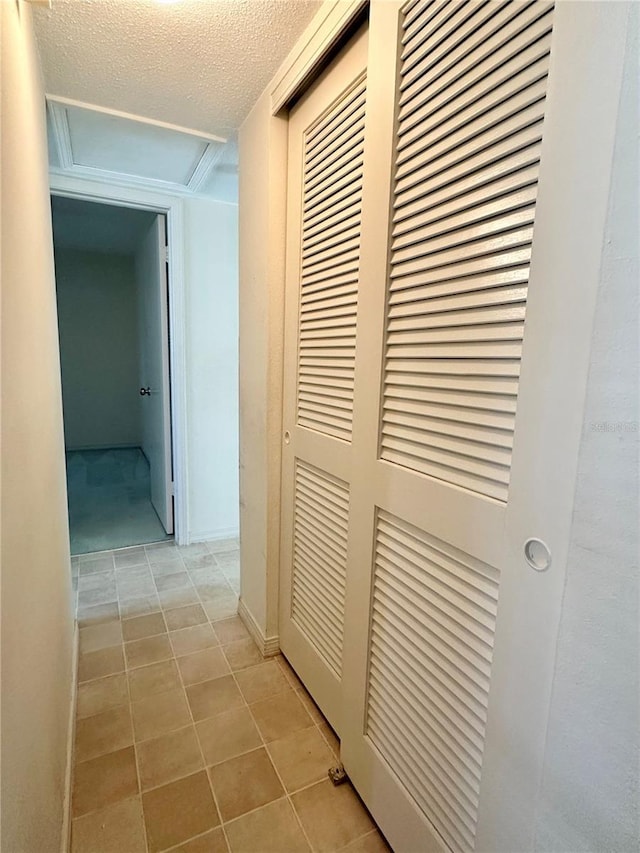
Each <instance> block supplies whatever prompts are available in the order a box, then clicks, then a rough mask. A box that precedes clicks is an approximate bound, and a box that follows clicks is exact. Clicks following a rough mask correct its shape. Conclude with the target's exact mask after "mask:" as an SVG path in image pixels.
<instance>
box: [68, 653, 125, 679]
mask: <svg viewBox="0 0 640 853" xmlns="http://www.w3.org/2000/svg"><path fill="white" fill-rule="evenodd" d="M123 671H124V652H123V649H122V646H121V645H120V646H110V647H109V648H106V649H99V650H98V651H97V652H86V653H85V654H81V655H80V656H79V658H78V682H83V681H91V680H93V679H94V678H103V677H104V676H105V675H113V674H114V673H116V672H123Z"/></svg>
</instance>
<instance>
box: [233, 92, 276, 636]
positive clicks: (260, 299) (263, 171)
mask: <svg viewBox="0 0 640 853" xmlns="http://www.w3.org/2000/svg"><path fill="white" fill-rule="evenodd" d="M239 140H240V563H241V566H242V577H241V593H240V595H241V600H242V603H243V605H244V607H246V608H247V610H248V611H249V613H250V614H251V616H252V618H253V620H254V621H255V623H256V625H257V626H258V628H259V630H260V631H261V632H262V634H263V636H264V637H265V638H271V637H275V636H277V634H278V582H279V569H280V454H281V442H282V350H283V324H284V264H285V216H286V185H287V184H286V169H285V166H286V150H287V122H286V120H285V119H282V118H272V117H271V111H270V98H269V95H268V92H265V93H264V94H263V95H262V97H261V98H260V99H259V101H258V102H257V103H256V105H255V106H254V108H253V110H252V111H251V113H250V114H249V116H248V117H247V119H246V121H245V122H244V124H243V125H242V127H241V128H240V135H239Z"/></svg>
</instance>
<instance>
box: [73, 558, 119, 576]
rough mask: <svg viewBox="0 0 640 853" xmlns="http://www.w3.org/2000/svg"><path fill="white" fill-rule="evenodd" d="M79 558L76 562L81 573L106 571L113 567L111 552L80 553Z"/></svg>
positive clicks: (88, 573)
mask: <svg viewBox="0 0 640 853" xmlns="http://www.w3.org/2000/svg"><path fill="white" fill-rule="evenodd" d="M80 556H81V559H80V560H79V562H78V568H79V571H80V574H81V575H90V574H94V573H95V572H107V571H109V570H110V569H113V567H114V562H113V555H112V554H111V553H108V554H104V555H100V556H99V555H94V554H81V555H80Z"/></svg>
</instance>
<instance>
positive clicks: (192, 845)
mask: <svg viewBox="0 0 640 853" xmlns="http://www.w3.org/2000/svg"><path fill="white" fill-rule="evenodd" d="M171 853H229V848H228V846H227V841H226V839H225V837H224V832H223V831H222V829H221V828H220V827H218V828H217V829H212V830H211V831H210V832H205V834H204V835H199V836H198V837H197V838H192V839H191V841H187V842H185V844H181V845H180V846H179V847H174V848H173V850H172V851H171ZM253 853H257V851H253Z"/></svg>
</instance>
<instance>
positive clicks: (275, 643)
mask: <svg viewBox="0 0 640 853" xmlns="http://www.w3.org/2000/svg"><path fill="white" fill-rule="evenodd" d="M238 616H239V617H240V618H241V619H242V621H243V623H244V626H245V628H246V629H247V631H248V632H249V633H250V634H251V637H252V638H253V640H254V642H255V644H256V645H257V647H258V648H259V649H260V651H261V653H262V656H263V657H265V658H272V657H275V655H277V654H280V637H278V635H277V634H276V635H274V636H273V637H265V635H264V634H263V633H262V629H261V628H260V626H259V625H258V623H257V622H256V620H255V619H254V616H253V613H252V612H251V611H250V610H249V608H248V607H247V605H246V604H245V603H244V601H243V600H242V598H241V599H240V600H239V601H238Z"/></svg>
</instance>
